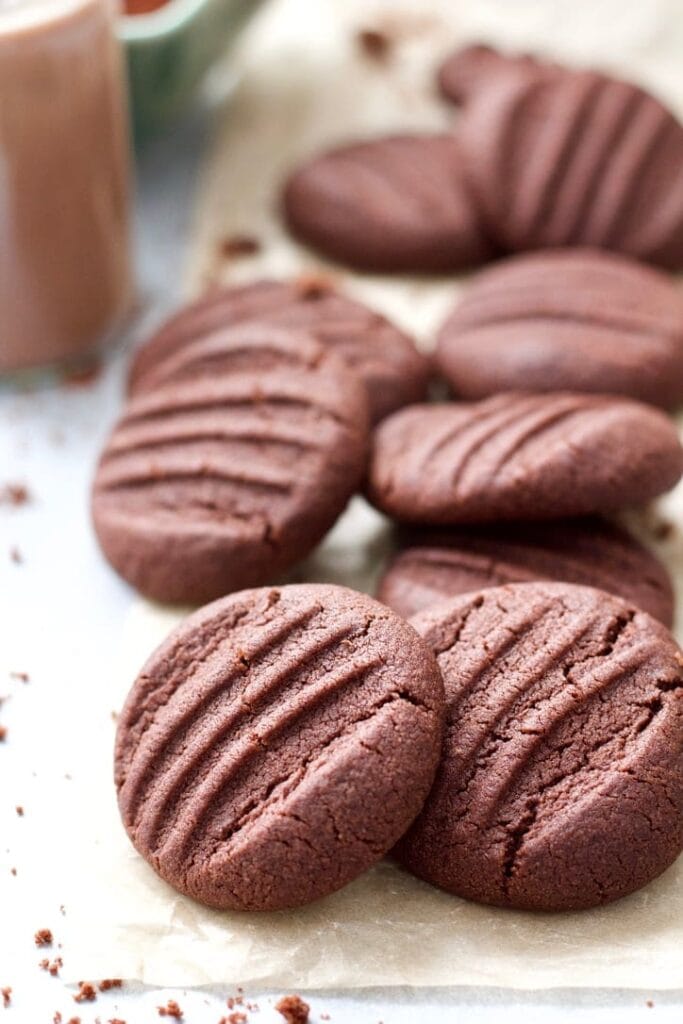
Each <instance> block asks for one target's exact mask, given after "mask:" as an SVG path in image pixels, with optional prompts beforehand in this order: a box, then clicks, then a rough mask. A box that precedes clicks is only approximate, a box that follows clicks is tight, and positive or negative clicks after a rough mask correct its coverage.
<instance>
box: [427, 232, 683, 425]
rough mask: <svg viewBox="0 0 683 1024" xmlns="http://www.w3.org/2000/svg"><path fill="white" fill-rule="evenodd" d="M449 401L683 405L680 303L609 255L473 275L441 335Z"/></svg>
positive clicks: (530, 260) (668, 288)
mask: <svg viewBox="0 0 683 1024" xmlns="http://www.w3.org/2000/svg"><path fill="white" fill-rule="evenodd" d="M436 364H437V366H438V368H439V370H440V371H441V373H442V374H443V375H444V377H445V378H446V380H447V381H448V382H449V384H450V385H451V387H452V388H453V391H454V393H455V394H456V395H460V396H461V397H463V398H467V399H477V398H484V397H485V396H487V395H492V394H496V393H497V392H500V391H519V390H524V391H588V392H594V393H599V394H605V393H611V394H620V395H627V396H629V397H631V398H636V399H640V400H641V401H643V402H650V403H652V404H653V405H659V406H663V407H665V408H672V407H673V406H675V405H678V404H679V403H681V401H683V294H681V291H680V289H679V288H678V287H675V286H674V284H673V282H672V281H671V280H670V279H669V277H667V276H666V275H664V274H663V273H661V271H657V270H655V269H653V268H652V267H646V266H644V265H643V264H639V263H636V262H635V261H633V260H629V259H627V258H626V257H624V256H620V255H617V254H615V253H607V252H600V251H599V250H590V249H564V250H563V249H555V250H551V251H548V252H541V253H533V254H531V255H524V256H517V257H513V258H512V259H508V260H505V261H503V262H501V263H498V264H496V265H495V266H493V267H491V268H489V269H488V270H485V271H483V272H482V273H480V274H479V275H478V276H477V277H476V278H475V279H474V280H473V281H472V283H471V284H470V286H469V288H468V290H467V292H466V293H465V296H464V298H463V299H462V301H461V302H459V303H458V305H457V306H456V307H455V309H454V310H453V312H452V313H451V315H450V316H449V317H448V319H447V320H446V322H445V324H444V325H443V327H442V328H441V331H440V334H439V339H438V344H437V350H436Z"/></svg>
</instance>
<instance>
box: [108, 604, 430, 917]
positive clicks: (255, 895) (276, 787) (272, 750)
mask: <svg viewBox="0 0 683 1024" xmlns="http://www.w3.org/2000/svg"><path fill="white" fill-rule="evenodd" d="M442 714H443V684H442V682H441V678H440V676H439V672H438V670H437V668H436V663H435V661H434V658H433V656H432V654H431V651H430V650H429V648H428V647H427V646H426V644H425V643H424V642H423V641H422V640H421V638H420V637H419V636H418V635H417V633H416V632H415V630H414V629H413V628H412V627H411V626H409V625H408V624H407V623H405V622H404V621H403V620H402V619H399V618H398V616H396V615H395V614H394V613H393V612H391V611H390V610H389V609H388V608H385V607H384V606H383V605H381V604H379V603H378V602H376V601H373V600H372V599H371V598H369V597H366V596H365V595H362V594H357V593H355V592H354V591H351V590H347V589H346V588H342V587H335V586H328V585H313V584H304V585H301V586H289V587H282V588H263V589H261V590H252V591H244V592H242V593H239V594H234V595H232V596H230V597H228V598H224V599H222V600H221V601H217V602H215V603H214V604H212V605H209V606H208V607H206V608H203V609H202V610H201V611H199V612H197V613H196V614H195V615H193V616H191V617H190V618H189V619H187V620H186V621H185V622H184V623H183V624H182V625H181V626H179V627H178V628H177V629H176V630H174V631H173V633H172V634H171V635H170V636H169V638H168V639H167V640H166V642H165V643H164V644H163V645H162V646H161V647H160V648H159V649H158V650H157V651H156V653H155V654H153V655H152V657H151V658H150V660H149V661H148V662H147V664H146V665H145V667H144V668H143V670H142V672H141V674H140V676H139V677H138V679H137V680H136V682H135V684H134V686H133V688H132V690H131V692H130V695H129V697H128V700H127V701H126V705H125V707H124V709H123V712H122V714H121V716H120V718H119V723H118V729H117V740H116V785H117V789H118V796H119V806H120V810H121V815H122V818H123V821H124V824H125V826H126V829H127V830H128V834H129V836H130V838H131V840H132V841H133V843H134V844H135V846H136V847H137V849H138V851H139V852H140V853H141V854H142V856H143V857H145V859H146V860H148V861H149V863H150V864H151V865H152V866H153V867H154V869H155V871H157V872H158V873H159V874H160V875H161V876H162V878H164V879H165V880H166V881H167V882H169V883H170V884H171V885H172V886H174V887H175V888H176V889H179V890H180V891H181V892H184V893H186V894H187V895H189V896H192V897H193V898H194V899H197V900H199V901H201V902H202V903H206V904H208V905H209V906H213V907H219V908H233V909H240V910H277V909H280V908H284V907H294V906H298V905H300V904H302V903H307V902H309V901H310V900H313V899H316V898H317V897H319V896H323V895H326V894H327V893H330V892H333V891H335V890H336V889H338V888H340V887H341V886H342V885H344V884H346V883H347V882H349V881H350V880H351V879H352V878H354V877H356V875H358V874H360V873H361V872H362V871H364V870H365V869H366V868H368V867H369V866H370V865H371V864H373V863H374V862H375V861H377V860H379V858H380V857H382V856H383V854H384V853H385V852H386V851H387V850H388V849H389V848H390V847H391V846H392V845H393V843H395V841H396V840H397V839H398V838H399V836H400V835H401V834H402V833H403V832H404V831H405V829H406V828H407V827H408V825H409V824H410V823H411V821H412V820H413V819H414V817H415V815H416V814H417V813H418V811H419V809H420V807H421V806H422V803H423V801H424V799H425V797H426V795H427V792H428V791H429V787H430V785H431V783H432V779H433V777H434V772H435V770H436V765H437V761H438V757H439V753H440V749H441V738H442Z"/></svg>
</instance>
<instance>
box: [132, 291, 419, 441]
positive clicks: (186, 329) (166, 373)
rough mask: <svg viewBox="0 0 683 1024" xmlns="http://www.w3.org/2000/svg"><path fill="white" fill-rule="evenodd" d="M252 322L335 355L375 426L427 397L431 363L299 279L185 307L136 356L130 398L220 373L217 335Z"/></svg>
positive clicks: (346, 302)
mask: <svg viewBox="0 0 683 1024" xmlns="http://www.w3.org/2000/svg"><path fill="white" fill-rule="evenodd" d="M252 321H256V322H257V323H258V324H259V325H261V326H262V327H263V328H265V330H267V328H268V325H274V326H276V327H284V328H295V329H298V330H305V331H307V332H308V333H309V334H312V335H313V336H314V337H315V338H316V339H317V340H318V341H319V342H321V344H324V345H326V346H329V347H330V348H331V349H333V350H334V351H335V352H336V354H337V355H339V356H341V358H342V359H344V360H345V361H346V362H347V363H348V365H349V366H350V367H351V369H352V370H354V371H355V372H356V373H357V374H358V375H359V376H360V377H361V378H362V380H363V381H364V383H365V385H366V387H367V390H368V399H369V402H370V415H371V419H372V420H373V421H377V420H380V419H382V417H383V416H386V415H387V414H388V413H390V412H394V411H395V410H396V409H399V408H400V407H401V406H403V405H409V404H411V403H412V402H419V401H421V400H422V399H423V398H424V397H425V394H426V391H427V382H428V379H429V369H430V366H429V361H428V360H427V359H426V358H425V356H423V355H421V354H420V353H419V352H418V351H417V349H416V348H415V345H414V344H413V342H412V341H411V339H410V338H409V337H408V336H407V335H406V334H404V333H403V332H402V331H400V330H399V329H398V327H396V326H394V324H392V323H391V322H390V321H389V320H387V318H386V317H384V316H382V315H381V314H380V313H376V312H375V311H374V310H371V309H368V307H367V306H364V305H362V304H361V303H360V302H355V301H354V300H353V299H350V298H348V297H347V296H345V295H342V294H340V293H339V292H337V291H335V290H334V289H333V288H332V286H331V285H329V284H327V283H326V282H325V281H324V280H315V279H305V278H302V279H301V280H298V281H297V280H294V281H256V282H254V283H252V284H247V285H239V286H236V287H232V288H225V289H222V290H220V291H214V292H211V293H210V294H209V295H205V296H203V297H202V298H200V299H199V300H198V301H196V302H193V303H191V304H190V305H188V306H185V307H184V308H183V309H181V310H179V311H178V312H177V313H176V314H175V315H174V316H172V317H170V319H168V320H167V321H166V322H165V323H164V324H163V325H162V326H161V327H160V328H159V330H158V331H157V332H156V333H155V334H154V335H153V336H152V337H151V338H150V339H149V340H148V341H147V342H146V343H145V344H143V345H142V346H141V347H140V348H139V349H138V351H137V352H136V353H135V356H134V358H133V362H132V365H131V370H130V374H129V390H130V392H131V393H132V394H139V393H140V392H142V391H149V390H150V389H151V388H155V387H159V385H160V384H164V383H166V382H168V381H169V380H177V379H180V378H183V377H187V376H188V375H195V376H196V375H199V374H201V373H217V372H220V371H221V366H222V363H223V360H224V358H225V357H224V355H223V349H222V345H221V334H222V332H223V331H224V330H226V329H229V328H234V327H235V326H237V325H239V324H244V323H249V322H252Z"/></svg>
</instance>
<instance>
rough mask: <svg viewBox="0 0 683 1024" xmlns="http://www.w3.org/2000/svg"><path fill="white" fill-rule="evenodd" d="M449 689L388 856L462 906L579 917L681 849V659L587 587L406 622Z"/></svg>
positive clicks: (647, 627) (539, 590) (486, 596)
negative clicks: (410, 806)
mask: <svg viewBox="0 0 683 1024" xmlns="http://www.w3.org/2000/svg"><path fill="white" fill-rule="evenodd" d="M413 623H414V625H415V626H416V628H417V630H418V632H420V633H421V634H422V635H423V636H424V638H425V639H426V641H427V643H428V644H429V645H430V646H431V647H432V649H433V650H434V652H435V654H436V656H437V661H438V663H439V667H440V669H441V673H442V675H443V678H444V685H445V688H446V709H447V710H446V722H447V724H446V741H445V746H444V754H443V758H442V761H441V764H440V767H439V771H438V774H437V778H436V782H435V783H434V787H433V789H432V791H431V793H430V795H429V798H428V800H427V802H426V804H425V807H424V809H423V811H422V813H421V814H420V816H419V817H418V819H417V821H416V822H415V824H414V826H413V827H412V829H411V830H410V831H409V832H408V834H407V835H406V836H405V837H404V838H403V839H402V840H401V841H400V843H399V844H398V847H397V851H396V852H397V855H398V857H399V859H400V860H401V861H402V863H403V864H405V865H406V867H408V868H409V869H410V870H411V871H412V872H414V873H415V874H416V875H418V876H419V877H420V878H424V879H426V880H427V881H429V882H432V883H433V884H435V885H438V886H441V887H442V888H444V889H447V890H448V891H449V892H452V893H455V894H457V895H458V896H463V897H465V898H466V899H472V900H476V901H477V902H481V903H490V904H494V905H496V906H503V907H517V908H520V909H524V910H579V909H583V908H587V907H593V906H598V905H600V904H603V903H609V902H611V901H612V900H615V899H619V897H621V896H625V895H626V894H627V893H630V892H633V891H634V890H636V889H639V888H640V887H641V886H643V885H646V884H647V883H648V882H650V881H651V880H652V879H653V878H656V877H657V875H659V874H661V872H662V871H664V870H665V868H667V867H668V866H669V865H670V864H671V863H673V861H674V860H675V859H676V857H677V856H678V854H679V853H680V852H681V848H682V846H683V669H682V668H681V666H682V665H683V655H682V654H681V651H680V650H679V648H678V646H677V645H676V643H675V642H674V640H673V638H672V636H671V635H670V634H669V633H668V632H667V630H666V629H665V628H664V626H662V625H661V624H660V623H658V622H656V621H655V620H654V619H651V618H650V617H649V616H648V615H646V614H645V613H644V612H641V611H639V610H637V609H636V608H635V607H633V606H632V605H629V604H627V603H626V602H624V601H621V600H620V599H619V598H616V597H612V596H610V595H608V594H605V593H603V592H602V591H599V590H593V589H591V588H588V587H576V586H572V585H571V584H563V583H519V584H512V585H510V586H507V587H496V588H493V589H491V590H485V591H482V592H481V593H480V594H468V595H463V596H462V597H458V598H454V599H452V600H451V601H449V602H447V603H445V604H442V605H438V606H436V607H435V608H433V609H431V610H429V611H425V612H422V613H421V615H418V616H416V617H415V619H413Z"/></svg>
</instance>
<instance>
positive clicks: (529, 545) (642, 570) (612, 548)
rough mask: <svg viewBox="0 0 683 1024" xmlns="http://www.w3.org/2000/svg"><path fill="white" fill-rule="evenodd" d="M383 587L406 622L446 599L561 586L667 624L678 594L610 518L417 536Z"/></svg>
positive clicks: (383, 595) (381, 593)
mask: <svg viewBox="0 0 683 1024" xmlns="http://www.w3.org/2000/svg"><path fill="white" fill-rule="evenodd" d="M404 540H405V546H404V547H403V548H402V550H400V551H399V552H398V554H396V555H395V556H394V558H393V559H392V561H391V562H390V564H389V566H388V567H387V569H386V571H385V573H384V575H383V577H382V579H381V580H380V583H379V589H378V592H377V598H378V600H380V601H383V602H384V604H388V605H389V607H390V608H393V609H394V611H395V612H398V614H399V615H402V616H403V617H404V618H406V619H408V618H410V616H411V615H414V614H415V613H416V612H419V611H422V609H424V608H428V607H429V606H430V605H433V604H438V603H439V602H440V601H444V600H445V599H446V598H448V597H455V596H456V595H457V594H467V593H469V592H470V591H473V590H482V589H483V588H484V587H497V586H501V585H502V584H504V583H526V582H531V581H533V580H562V581H564V582H567V583H580V584H583V585H585V586H589V587H597V588H598V589H600V590H606V591H607V592H608V593H610V594H616V595H617V596H619V597H622V598H624V599H625V600H627V601H630V602H632V603H633V604H634V605H636V606H637V607H638V608H642V610H643V611H644V612H647V613H648V614H649V615H652V616H653V617H654V618H656V619H659V620H660V621H661V622H663V623H664V625H665V626H671V623H672V622H673V609H674V595H673V589H672V587H671V580H670V579H669V575H668V573H667V571H666V569H665V568H664V566H663V565H662V564H661V562H660V561H659V560H658V559H657V558H655V556H654V555H653V554H651V553H650V552H649V551H648V550H647V548H644V547H642V545H641V544H639V543H638V541H636V540H635V539H634V538H633V537H631V535H630V534H628V533H627V532H626V531H625V530H621V529H619V528H618V527H617V526H614V525H613V524H611V523H608V522H607V521H606V520H605V519H599V518H597V517H594V518H590V519H589V518H587V519H564V520H553V521H552V522H549V523H534V525H533V526H530V525H529V524H524V523H507V524H505V525H502V526H496V527H489V528H486V527H479V528H478V529H467V528H465V527H461V528H460V529H456V528H453V529H441V530H439V529H432V530H427V529H425V530H421V531H420V530H413V531H410V532H408V533H407V535H406V536H405V538H404Z"/></svg>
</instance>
